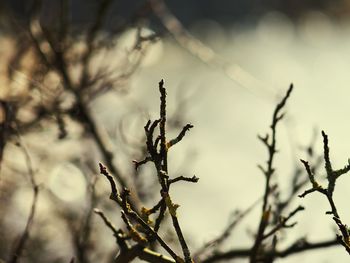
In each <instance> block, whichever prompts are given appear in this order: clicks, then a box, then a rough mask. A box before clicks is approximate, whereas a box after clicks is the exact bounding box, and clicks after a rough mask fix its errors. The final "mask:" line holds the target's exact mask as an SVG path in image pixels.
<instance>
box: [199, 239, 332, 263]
mask: <svg viewBox="0 0 350 263" xmlns="http://www.w3.org/2000/svg"><path fill="white" fill-rule="evenodd" d="M338 245H339V242H338V240H336V239H330V240H326V241H320V242H313V243H311V242H307V241H306V240H298V241H297V242H295V243H293V244H292V245H291V246H289V247H287V248H286V249H283V250H277V251H273V252H272V253H271V254H268V255H267V256H269V257H271V256H273V257H274V258H285V257H288V256H291V255H294V254H299V253H303V252H307V251H310V250H315V249H320V248H330V247H333V246H338ZM250 254H251V250H250V248H246V249H233V250H230V251H227V252H218V253H216V254H214V255H213V256H211V257H210V258H207V259H205V260H203V261H202V263H212V262H220V261H224V260H229V259H235V258H247V257H249V256H250Z"/></svg>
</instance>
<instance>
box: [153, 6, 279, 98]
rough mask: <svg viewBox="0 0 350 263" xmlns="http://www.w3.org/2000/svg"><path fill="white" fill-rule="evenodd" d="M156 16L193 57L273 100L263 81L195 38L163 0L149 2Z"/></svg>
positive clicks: (246, 87)
mask: <svg viewBox="0 0 350 263" xmlns="http://www.w3.org/2000/svg"><path fill="white" fill-rule="evenodd" d="M149 2H150V4H151V7H152V10H153V12H154V14H155V15H156V16H157V17H158V18H159V19H160V21H161V22H162V24H163V25H164V27H165V28H166V29H167V30H168V31H169V32H170V34H171V35H172V36H173V37H174V39H175V40H176V41H177V42H178V43H179V44H180V46H182V47H183V48H185V49H186V50H188V51H189V52H190V53H191V54H192V55H194V56H195V57H197V58H199V59H200V60H201V61H202V62H204V63H205V64H207V65H209V66H210V67H213V68H215V69H219V70H222V71H223V72H224V73H225V75H226V76H227V77H229V78H230V79H231V80H233V81H235V82H236V83H238V84H239V85H240V86H242V87H244V88H245V89H247V90H248V91H250V92H252V93H253V94H259V95H261V96H264V97H266V98H267V99H271V98H273V96H272V95H273V94H274V93H273V92H272V91H271V90H270V89H269V88H268V87H267V86H266V85H265V84H264V83H262V81H260V80H257V79H256V78H255V77H254V76H252V75H251V74H250V73H248V72H247V71H245V70H244V69H243V68H242V67H240V66H239V65H238V64H235V63H232V62H228V61H226V60H225V59H224V58H222V57H221V56H220V55H219V54H217V53H215V51H213V50H212V49H211V48H210V47H208V46H206V45H205V44H204V43H202V42H201V41H199V40H198V39H196V38H195V37H193V36H192V35H191V34H190V33H189V32H188V31H187V30H186V29H185V28H184V26H183V25H182V24H181V22H180V21H179V20H178V19H177V18H176V16H175V15H174V14H173V13H172V12H171V11H170V9H169V8H168V7H167V5H166V4H165V2H164V1H163V0H149Z"/></svg>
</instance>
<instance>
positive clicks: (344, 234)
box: [299, 131, 350, 254]
mask: <svg viewBox="0 0 350 263" xmlns="http://www.w3.org/2000/svg"><path fill="white" fill-rule="evenodd" d="M322 137H323V155H324V162H325V170H326V173H327V180H328V185H327V188H323V187H322V186H321V185H320V184H319V183H318V182H317V181H316V178H315V175H314V173H313V172H312V170H311V168H310V165H309V163H308V162H307V161H304V160H300V161H301V162H302V163H303V165H304V167H305V170H306V172H307V174H308V176H309V180H310V182H311V184H312V188H310V189H308V190H306V191H305V192H304V193H302V194H301V195H299V196H300V197H305V196H306V195H308V194H310V193H313V192H319V193H321V194H323V195H325V196H326V198H327V200H328V203H329V205H330V207H331V211H327V212H326V214H331V215H333V217H332V218H333V220H334V222H335V223H336V225H337V226H338V229H339V231H340V233H341V235H337V239H338V242H339V243H340V244H341V245H342V246H343V247H344V248H345V249H346V251H347V252H348V253H349V254H350V231H349V229H348V227H347V225H345V224H344V223H343V222H342V220H341V219H340V216H339V212H338V210H337V207H336V205H335V203H334V200H333V192H334V189H335V182H336V180H337V179H338V178H339V176H341V175H343V174H345V173H347V172H349V171H350V161H349V163H348V164H347V165H346V166H345V167H344V168H341V169H338V170H333V167H332V164H331V160H330V157H329V146H328V136H327V134H326V133H325V132H324V131H322Z"/></svg>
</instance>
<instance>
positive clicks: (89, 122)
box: [0, 0, 350, 263]
mask: <svg viewBox="0 0 350 263" xmlns="http://www.w3.org/2000/svg"><path fill="white" fill-rule="evenodd" d="M58 3H59V4H58ZM70 3H71V1H68V0H62V1H59V2H55V6H54V7H55V8H53V7H52V6H51V7H50V6H48V2H47V1H44V2H41V1H28V2H26V5H25V7H24V11H23V12H24V13H25V15H23V14H22V15H21V16H19V17H18V16H17V15H18V13H16V12H13V10H11V7H10V6H8V5H5V4H4V3H1V12H2V18H1V21H0V23H1V25H2V28H3V36H2V38H1V39H0V41H1V47H0V56H1V64H0V82H1V88H0V169H1V171H0V172H1V173H0V207H1V217H0V226H1V227H0V261H1V260H6V262H11V263H15V262H81V263H85V262H96V261H98V262H129V261H131V260H133V259H135V258H139V259H142V260H145V261H148V262H186V263H188V262H218V261H220V260H221V261H222V260H231V259H236V258H247V259H249V260H250V262H252V263H253V262H273V261H274V260H275V259H277V258H281V257H287V256H290V255H292V254H295V253H300V252H304V251H308V250H312V249H318V248H324V247H329V246H334V245H342V246H343V247H344V248H345V249H346V251H347V252H348V253H349V251H350V249H349V247H350V243H349V242H350V241H349V240H350V239H349V229H348V228H347V226H346V225H345V223H343V222H342V220H341V218H340V216H339V212H338V211H337V209H336V204H335V203H334V201H333V198H332V195H333V192H334V190H335V181H336V179H338V177H339V176H340V175H342V174H344V173H346V172H348V170H350V168H349V167H350V165H349V164H348V165H346V166H345V167H344V168H342V169H338V170H334V169H333V168H332V165H331V161H330V157H329V146H328V137H327V135H326V134H325V133H324V132H322V135H323V139H324V141H323V143H324V154H323V156H317V155H316V154H315V153H314V150H313V144H312V145H310V146H309V147H308V148H307V151H306V152H307V155H308V158H309V160H310V163H312V164H313V166H311V165H309V163H308V162H306V161H302V163H303V164H304V166H305V168H306V173H305V171H304V170H303V169H302V167H300V166H297V167H295V171H294V172H293V176H292V181H291V183H290V186H291V187H290V190H289V191H290V192H289V193H287V197H285V196H286V195H281V193H280V189H279V185H278V184H277V182H276V180H275V178H276V176H277V174H276V171H275V168H274V165H275V163H274V160H275V158H274V157H275V155H276V154H277V131H278V129H277V126H278V124H279V123H280V121H281V120H282V119H283V116H284V113H283V112H282V111H283V110H284V107H285V104H286V103H287V100H288V99H289V96H290V94H291V92H292V89H293V86H292V85H291V86H290V88H289V89H288V91H287V93H286V95H285V96H284V97H283V98H282V100H281V101H280V103H279V104H277V106H276V108H275V111H274V113H273V118H272V122H271V126H270V132H268V133H267V134H266V135H265V136H259V139H260V141H261V142H262V143H263V145H264V146H265V147H266V149H267V152H268V158H267V162H266V163H265V164H264V165H261V166H259V168H260V169H261V171H262V173H263V175H264V177H265V186H264V195H263V197H262V198H259V199H258V200H257V201H256V202H255V203H254V204H253V205H252V206H250V207H248V208H247V209H246V210H243V211H237V212H236V213H235V214H234V216H233V218H232V220H231V221H230V223H229V225H228V226H227V227H226V228H225V229H224V231H223V232H222V233H221V234H219V235H218V237H217V238H215V239H213V240H211V241H210V242H208V243H206V244H204V245H203V246H202V247H201V248H199V249H198V250H197V251H192V249H191V244H190V243H189V242H188V241H187V237H186V234H185V233H183V232H182V229H181V224H180V221H181V217H179V218H178V213H177V209H179V204H177V203H176V200H174V199H173V198H172V197H171V192H170V189H171V186H172V184H174V183H180V182H183V183H196V182H197V181H198V178H197V177H196V176H192V177H186V176H178V177H173V175H172V174H171V171H169V169H168V163H167V156H168V152H169V153H170V152H171V150H170V148H171V147H172V146H174V145H175V144H177V143H179V142H181V140H182V139H183V138H184V137H185V135H186V134H187V132H188V131H189V130H190V129H191V128H193V126H192V125H191V124H187V125H184V121H183V119H182V118H183V115H184V114H183V113H184V112H183V111H184V110H185V108H186V107H185V104H186V103H185V102H184V101H181V103H180V104H179V105H178V106H177V107H176V108H177V109H178V111H177V112H176V113H175V114H174V115H173V116H171V117H168V116H167V111H166V106H167V104H166V103H167V101H166V89H165V86H164V82H163V81H161V82H160V83H159V87H158V88H159V92H160V112H159V118H158V119H155V120H154V121H151V120H150V121H148V122H147V123H146V125H145V126H144V135H142V136H140V137H139V138H132V140H131V139H130V138H129V137H128V136H127V134H126V133H127V132H126V131H125V130H124V128H123V127H122V120H118V121H119V122H120V123H121V125H120V135H121V137H122V139H123V140H124V142H126V143H127V144H128V146H129V148H128V150H126V151H130V152H132V153H133V154H130V155H129V157H131V156H134V157H135V156H136V160H134V163H133V165H134V167H133V169H124V167H121V166H120V165H117V164H119V163H120V159H119V158H120V156H118V155H117V154H116V151H115V147H114V145H113V142H111V138H110V137H111V136H110V134H109V133H108V131H107V130H105V128H104V124H103V123H101V120H100V119H98V118H97V116H96V114H95V113H94V109H93V107H92V105H93V103H94V102H95V101H96V100H97V99H98V98H99V97H101V96H108V95H111V94H117V95H120V96H121V95H122V94H123V93H124V92H127V87H128V82H129V80H130V79H131V77H132V74H133V73H134V72H135V71H136V70H137V69H138V66H139V65H140V63H141V62H142V59H143V58H144V56H145V54H146V52H147V48H148V47H149V46H150V45H152V44H153V43H155V42H156V41H157V40H158V39H159V38H160V36H161V35H162V34H163V33H164V32H158V33H153V32H151V31H149V30H145V27H146V26H147V25H148V23H149V21H150V19H155V18H158V19H159V22H160V25H161V26H162V27H163V28H165V29H166V30H168V32H169V33H170V35H172V36H173V37H174V38H175V40H177V41H178V43H179V44H180V45H182V46H183V47H184V48H186V49H188V50H189V51H190V52H191V53H192V54H193V55H195V56H197V57H198V58H199V59H201V60H202V61H203V62H205V63H207V64H212V65H214V66H216V67H218V68H222V69H224V71H225V65H226V64H225V63H224V61H223V60H222V58H220V57H219V56H217V55H216V54H215V53H214V52H213V51H212V50H211V49H210V48H208V47H206V46H205V45H204V44H203V43H201V42H200V41H198V40H197V39H195V38H194V37H193V36H191V35H190V34H189V33H188V32H187V31H186V30H185V28H183V26H182V24H181V21H179V20H177V19H176V17H175V16H174V15H173V14H172V13H171V10H170V9H169V8H167V6H166V5H165V3H164V2H162V1H156V0H150V1H146V2H144V3H139V5H137V7H135V10H133V11H132V12H130V16H129V17H126V16H125V14H124V15H123V16H121V17H113V21H114V22H115V23H113V24H112V26H111V24H109V26H108V30H105V29H106V23H108V21H110V19H111V17H112V16H113V14H111V13H110V10H113V8H112V5H113V4H114V1H112V0H101V1H96V2H94V5H93V6H89V5H87V6H86V8H92V7H93V11H90V12H91V13H92V14H93V17H91V18H90V19H89V24H86V25H85V24H84V25H83V26H81V25H80V26H77V23H72V20H71V16H72V12H71V10H70V7H71V5H70ZM47 10H49V11H50V12H47ZM131 28H133V29H134V30H133V31H131V32H132V34H133V35H134V42H133V43H132V44H131V45H130V46H129V48H128V49H126V50H125V49H124V48H121V47H120V42H121V35H122V34H123V33H125V32H126V31H128V30H130V29H131ZM128 32H129V31H128ZM116 50H117V51H118V52H116V53H114V52H115V51H116ZM111 55H113V58H114V60H115V63H114V62H113V63H112V64H111V63H110V61H111V60H107V59H106V58H108V57H109V56H111ZM140 114H141V113H140ZM183 125H184V126H183ZM181 128H182V129H181ZM169 130H174V131H176V132H178V135H177V136H176V137H175V138H171V139H169V138H167V136H168V134H169V133H168V132H169ZM179 130H180V132H179ZM130 149H131V150H130ZM323 160H324V161H325V169H326V172H327V181H328V186H327V187H322V183H320V182H319V178H317V179H316V178H315V174H316V173H317V172H318V170H319V168H320V166H321V164H322V161H323ZM98 161H100V166H99V172H100V173H101V174H102V175H103V176H104V177H105V179H106V180H108V182H109V184H110V187H111V188H110V190H109V189H106V190H100V189H101V188H100V187H97V184H98V183H99V182H100V181H101V180H98V176H100V175H98V170H97V168H98V167H97V163H98ZM130 163H131V162H130ZM146 163H152V164H153V166H154V169H155V173H156V176H152V177H147V178H146V179H145V178H143V176H142V175H141V174H140V169H138V168H139V167H140V166H141V165H144V164H146ZM57 164H59V165H58V166H57V167H56V168H55V169H52V167H53V166H55V165H57ZM126 166H127V165H126ZM125 170H128V172H125ZM151 173H152V174H153V172H151ZM308 181H310V182H311V184H312V188H310V189H309V190H306V192H304V194H302V195H301V196H302V197H304V196H305V195H307V194H310V193H314V192H319V193H321V194H323V195H324V196H325V197H326V198H327V200H328V201H329V204H330V206H331V210H330V211H328V212H327V214H330V215H331V216H332V218H333V220H334V222H335V224H336V225H337V226H338V229H339V233H338V235H337V236H335V237H334V238H331V239H329V240H325V241H318V242H313V243H312V242H309V241H307V239H306V238H305V237H302V238H300V239H298V240H295V241H294V242H293V243H291V244H285V243H284V242H283V241H284V238H283V237H284V236H285V235H287V233H288V231H292V230H290V229H289V228H292V227H293V226H294V225H295V222H291V221H292V220H293V218H294V216H295V215H296V214H297V213H300V212H301V211H302V210H303V209H304V208H303V207H302V206H298V207H294V208H291V207H290V206H291V204H292V200H293V199H294V198H295V197H296V196H297V195H298V194H300V192H301V191H302V189H304V188H305V185H306V184H307V183H308ZM159 190H160V191H159ZM74 195H77V196H78V197H79V198H80V199H79V198H78V200H79V202H77V201H76V200H75V198H76V197H75V196H74ZM108 195H109V196H110V199H112V200H113V201H114V202H115V203H116V204H117V206H118V207H119V208H120V209H121V217H122V219H120V220H116V219H115V218H113V219H109V218H108V216H107V214H115V208H116V207H115V204H114V203H112V202H108V200H106V199H107V198H106V197H107V196H108ZM282 196H283V197H284V198H282ZM74 200H75V202H69V201H74ZM154 201H156V202H155V204H154V206H150V207H148V208H147V207H146V205H147V206H149V205H150V204H151V203H152V202H154ZM261 203H262V207H261V208H262V209H261V214H260V218H259V219H258V220H257V221H258V227H257V230H256V232H255V233H254V235H253V236H252V241H253V242H252V246H251V247H247V248H239V249H237V248H232V249H229V250H227V251H224V250H223V249H222V245H223V244H224V243H225V241H227V240H228V238H229V237H230V236H231V234H232V231H233V230H234V229H235V228H236V227H237V225H238V224H239V223H240V222H241V221H242V220H243V219H244V218H245V217H246V216H247V215H248V214H249V213H250V212H251V211H252V210H253V209H254V208H255V207H257V206H258V205H260V204H261ZM96 207H99V209H95V208H96ZM180 209H181V208H180ZM204 209H205V207H204ZM97 216H99V217H100V218H101V220H100V221H97ZM168 221H169V222H171V223H167V222H168ZM114 224H116V226H115V225H114ZM110 231H111V232H110ZM112 234H113V235H114V238H115V243H116V244H115V243H111V242H110V241H111V239H108V238H111V237H112ZM280 243H281V244H282V245H283V246H282V247H283V249H282V248H281V246H280Z"/></svg>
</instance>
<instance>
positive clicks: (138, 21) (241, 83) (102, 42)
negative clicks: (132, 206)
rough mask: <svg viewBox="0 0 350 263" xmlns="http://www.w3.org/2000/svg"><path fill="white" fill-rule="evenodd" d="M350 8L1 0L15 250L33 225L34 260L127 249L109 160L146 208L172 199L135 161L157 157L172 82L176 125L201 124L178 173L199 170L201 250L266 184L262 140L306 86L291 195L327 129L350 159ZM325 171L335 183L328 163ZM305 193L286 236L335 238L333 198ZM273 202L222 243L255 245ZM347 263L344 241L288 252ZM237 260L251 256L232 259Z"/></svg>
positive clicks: (0, 230)
mask: <svg viewBox="0 0 350 263" xmlns="http://www.w3.org/2000/svg"><path fill="white" fill-rule="evenodd" d="M349 11H350V1H345V0H344V1H340V0H338V1H326V0H324V1H311V0H310V1H278V0H274V1H272V0H266V1H240V0H238V1H224V0H221V1H210V0H205V1H204V0H203V1H200V2H199V1H194V0H192V1H164V2H163V1H141V0H140V1H101V2H99V1H92V0H89V1H82V0H73V1H58V0H57V1H56V0H55V1H52V0H51V1H48V0H47V1H25V3H24V2H23V1H9V0H8V1H1V3H0V12H1V16H0V25H1V28H0V41H1V44H0V56H1V60H0V84H1V85H0V125H1V130H0V135H1V139H0V142H1V145H0V150H1V158H0V160H1V165H0V167H1V170H0V206H1V208H0V215H1V216H0V261H1V260H3V261H5V262H14V261H11V260H12V259H13V256H12V253H13V251H18V250H17V249H18V247H20V243H21V240H22V237H23V233H24V232H25V229H29V230H30V231H28V232H29V236H28V237H26V238H25V242H24V245H23V248H21V249H20V251H21V262H70V260H71V259H72V258H75V260H76V262H95V261H96V260H98V261H100V262H112V259H113V257H114V256H115V255H116V254H117V252H118V246H117V245H116V244H115V240H114V237H113V235H112V233H111V231H110V230H109V229H108V228H107V227H106V226H105V225H104V224H103V222H102V220H100V218H98V216H97V215H95V214H94V213H93V208H95V207H98V208H100V209H102V210H103V211H105V213H106V214H107V215H108V216H109V217H110V218H111V220H112V221H113V222H114V224H115V225H116V226H117V228H123V226H124V225H123V224H124V223H123V222H122V221H121V220H120V211H119V210H120V209H119V208H118V207H115V204H114V203H112V201H110V200H109V192H110V189H109V185H108V183H107V182H106V181H105V180H104V178H102V177H100V176H99V175H98V162H99V161H101V162H103V163H105V164H107V166H111V167H114V168H112V169H114V170H111V167H109V169H110V170H111V172H115V173H118V174H119V175H120V176H121V178H124V180H125V181H126V182H127V183H126V184H127V185H128V186H129V187H130V188H131V190H132V192H133V194H132V197H134V198H135V199H137V200H139V201H140V202H141V203H142V204H143V205H144V206H146V207H152V205H154V204H155V203H156V202H157V200H158V199H159V197H158V192H159V189H158V187H159V186H157V185H156V184H157V179H156V178H155V174H154V170H153V169H152V168H153V167H152V166H151V165H149V164H147V165H145V166H143V167H141V168H140V169H139V170H138V171H135V169H134V164H133V162H132V160H142V158H143V157H145V155H146V152H145V145H144V140H145V138H144V130H143V127H144V125H145V123H146V122H147V120H148V119H156V118H158V115H159V113H158V111H159V92H158V82H159V81H160V80H161V79H164V80H165V86H166V88H167V92H168V115H169V124H168V129H169V131H168V136H169V137H176V135H177V134H178V133H179V132H180V131H181V129H182V127H183V126H184V125H185V124H186V123H192V124H193V125H194V129H193V130H191V131H190V132H189V133H188V134H187V135H186V137H185V138H184V139H183V141H181V143H179V144H178V145H176V146H174V148H172V149H171V150H170V151H169V173H170V176H171V177H176V176H180V175H184V176H193V175H196V176H197V177H199V178H200V180H199V182H198V183H197V184H186V183H179V184H177V185H175V186H174V187H173V188H172V196H173V199H174V200H176V202H177V203H179V204H180V205H181V207H180V208H179V210H178V213H179V219H180V223H181V225H182V226H183V230H184V233H185V236H186V238H187V239H188V242H189V244H190V247H191V249H192V251H194V252H195V251H196V250H197V249H199V248H201V247H202V246H203V244H205V243H206V242H208V241H210V240H212V239H214V238H215V237H217V236H218V235H220V233H222V231H223V230H224V229H225V227H226V226H227V225H228V224H229V222H231V221H232V218H234V214H235V211H236V210H237V209H238V210H240V211H242V210H244V209H246V208H247V207H249V206H251V205H252V204H253V203H254V202H255V201H256V200H258V199H259V198H261V196H262V195H263V191H264V175H263V174H262V173H261V171H260V170H259V169H258V168H257V165H258V164H262V165H264V164H265V162H266V160H267V152H266V149H265V148H264V145H263V144H262V143H261V142H260V141H259V140H258V139H257V135H258V134H260V135H264V134H266V133H267V132H269V126H270V123H271V118H272V113H273V110H274V107H275V105H276V103H277V102H278V101H279V99H281V98H282V96H283V95H284V94H285V92H286V90H287V88H288V87H289V85H290V84H291V83H293V84H294V87H295V88H294V91H293V93H292V95H291V98H290V100H289V101H288V105H287V108H286V112H287V115H286V117H285V119H284V120H283V122H282V123H281V125H280V126H279V129H278V135H277V144H278V146H277V148H278V150H279V152H278V155H277V157H276V160H275V167H276V177H275V178H274V183H276V184H277V183H278V185H279V186H278V189H279V192H280V195H281V198H282V199H286V198H287V199H289V195H290V192H291V185H292V183H293V178H295V177H294V176H293V175H294V174H295V173H296V171H297V170H298V169H300V168H302V167H301V165H300V163H299V159H300V158H303V159H308V160H310V162H312V161H314V163H315V165H316V163H317V162H318V161H317V160H318V156H320V155H322V137H321V136H320V134H321V130H324V131H325V132H326V133H327V134H328V135H329V140H330V149H331V158H332V160H333V164H334V166H335V167H337V168H341V167H343V166H344V165H345V164H346V163H347V160H348V157H349V147H348V145H350V138H349V136H348V135H349V129H350V126H349V125H348V124H347V117H348V116H349V113H350V108H349V103H348V98H349V97H350V90H349V88H348V87H349V85H350V75H349V73H348V69H349V68H350V23H349V22H350V21H349V18H350V16H349ZM91 122H92V123H93V125H91ZM100 138H102V139H100ZM311 146H312V147H311ZM310 147H311V148H310ZM106 149H107V150H106ZM310 149H312V151H310ZM108 152H111V153H112V156H113V157H108V156H109V155H108ZM317 171H319V173H318V174H317V176H319V180H320V181H321V182H323V183H324V184H325V181H324V177H325V175H324V174H325V172H324V171H323V168H322V164H321V165H320V169H319V170H317ZM301 176H302V177H300V178H298V180H302V179H304V178H303V177H305V178H306V174H304V173H302V174H301ZM33 178H34V179H33ZM119 183H120V182H119ZM349 185H350V179H349V178H347V177H346V176H344V178H341V179H340V180H339V182H338V184H337V185H336V190H335V201H336V204H337V207H338V210H339V213H340V215H341V217H342V219H343V221H344V222H350V213H349V209H348V202H347V200H348V199H347V198H348V186H349ZM36 186H38V187H39V188H38V189H39V190H38V192H36V191H33V189H36ZM308 187H309V184H305V185H304V186H303V187H302V188H301V190H300V191H299V192H298V193H297V194H301V193H302V192H303V191H304V190H305V189H307V188H308ZM33 192H34V193H38V194H34V200H36V201H35V202H33ZM297 194H296V195H297ZM296 195H294V197H293V198H292V199H291V202H290V206H289V207H288V208H287V209H286V211H285V212H284V213H285V214H288V213H289V211H291V210H292V209H294V208H295V207H296V206H297V205H299V204H300V205H303V206H305V208H306V210H305V211H302V212H301V213H299V214H298V215H297V216H296V217H295V218H294V221H297V222H298V224H297V225H296V226H294V227H293V228H291V229H287V230H285V231H282V232H281V233H279V238H280V242H279V244H278V248H280V249H283V248H286V247H288V246H289V245H290V244H293V242H295V241H296V240H299V239H303V238H307V240H308V241H310V242H318V241H325V240H331V239H333V238H334V235H335V234H334V233H335V231H336V227H335V225H334V223H333V221H332V219H331V217H330V216H327V215H325V212H326V211H327V210H328V209H329V208H328V204H327V202H326V200H325V199H324V198H323V197H322V196H318V195H316V194H315V195H310V196H308V197H306V198H304V199H300V198H298V197H295V196H296ZM36 198H37V199H36ZM34 203H35V206H34V208H35V213H32V210H33V204H34ZM260 204H261V203H258V205H257V207H256V208H255V209H253V211H252V212H251V213H250V214H249V215H247V216H246V217H245V218H244V220H242V222H241V224H240V225H239V226H237V227H236V228H235V229H234V231H233V233H232V235H231V236H230V237H229V238H228V240H226V242H225V243H224V244H223V245H222V246H221V247H220V248H217V251H227V250H230V249H234V248H250V247H251V246H252V240H253V236H254V233H255V231H256V229H257V226H258V221H259V217H260V213H261V208H260ZM31 215H32V216H33V219H32V222H31V223H30V224H29V228H28V227H27V225H28V217H29V218H31ZM171 231H172V230H171V224H170V225H169V226H167V225H165V226H164V227H162V229H161V233H162V235H164V236H165V237H166V240H167V241H168V242H170V243H171V242H173V241H174V236H173V234H172V233H171ZM203 257H204V258H205V255H204V256H203ZM347 259H348V255H347V254H346V252H345V251H344V249H343V248H341V247H335V246H332V247H330V248H327V249H318V250H312V251H308V252H305V253H301V254H296V255H292V256H289V257H287V258H281V259H277V260H276V262H296V261H298V262H347V261H346V260H347ZM236 261H237V262H247V260H246V259H232V260H231V261H229V260H228V261H227V262H236Z"/></svg>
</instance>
